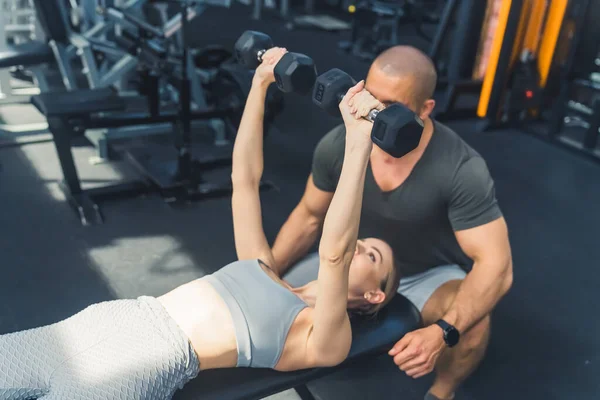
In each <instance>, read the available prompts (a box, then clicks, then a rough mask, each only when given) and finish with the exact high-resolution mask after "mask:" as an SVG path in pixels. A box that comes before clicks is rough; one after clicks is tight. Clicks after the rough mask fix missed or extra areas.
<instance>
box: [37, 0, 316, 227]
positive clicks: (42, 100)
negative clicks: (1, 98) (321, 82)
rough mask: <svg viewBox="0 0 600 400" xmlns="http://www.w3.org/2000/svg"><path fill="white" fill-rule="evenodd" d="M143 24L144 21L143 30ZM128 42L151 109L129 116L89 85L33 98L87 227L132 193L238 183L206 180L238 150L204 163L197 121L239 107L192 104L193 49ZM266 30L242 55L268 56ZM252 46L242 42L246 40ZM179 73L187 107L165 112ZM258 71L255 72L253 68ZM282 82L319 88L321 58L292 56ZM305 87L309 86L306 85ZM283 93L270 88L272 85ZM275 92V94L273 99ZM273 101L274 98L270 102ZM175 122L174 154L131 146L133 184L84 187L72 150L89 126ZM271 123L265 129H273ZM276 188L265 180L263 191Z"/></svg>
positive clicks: (202, 194) (186, 193)
mask: <svg viewBox="0 0 600 400" xmlns="http://www.w3.org/2000/svg"><path fill="white" fill-rule="evenodd" d="M186 6H187V3H186V2H185V1H182V2H181V13H182V14H183V13H184V12H185V10H186ZM183 21H184V22H183V30H182V32H183V41H184V44H186V42H187V39H186V30H185V25H186V23H187V22H186V20H185V19H183ZM142 25H143V24H140V27H141V26H142ZM129 39H130V40H131V41H130V42H127V43H123V45H127V46H135V47H136V52H137V53H138V54H139V56H140V63H141V65H143V66H144V70H145V73H144V76H145V77H146V78H145V79H146V86H147V87H148V91H149V93H148V96H147V101H148V107H147V109H148V112H146V113H143V114H137V115H132V114H131V113H126V112H125V110H126V101H125V98H124V97H123V96H119V95H118V94H117V93H116V92H115V91H114V89H112V88H96V89H84V90H77V91H63V92H53V93H43V94H40V95H37V96H34V97H32V103H33V104H34V105H35V106H36V108H37V109H38V110H39V111H40V112H41V113H42V114H44V115H45V116H46V118H47V119H48V124H49V128H50V132H51V133H52V135H53V138H54V144H55V147H56V151H57V154H58V158H59V161H60V165H61V168H62V172H63V177H64V180H63V181H62V182H61V183H60V188H61V189H62V191H63V193H64V194H65V196H66V198H67V199H68V201H69V203H70V204H71V205H72V206H73V208H74V209H75V211H76V212H77V215H78V216H79V219H80V221H81V223H82V224H83V225H94V224H100V223H102V222H103V216H102V213H101V210H100V207H99V206H98V205H97V203H96V201H97V200H99V199H102V198H112V197H119V196H126V195H137V194H140V193H147V192H150V191H152V192H158V193H159V194H160V195H161V196H162V197H163V198H164V199H165V201H167V202H168V203H170V204H178V205H180V204H186V203H189V202H192V201H196V200H202V199H206V198H208V197H215V196H221V195H229V194H230V193H231V182H230V180H229V179H228V180H226V181H224V182H219V183H214V182H209V181H207V180H206V179H205V176H204V174H205V172H206V171H209V170H212V169H215V168H221V167H226V166H230V165H231V155H230V154H226V155H222V156H219V155H216V156H215V155H212V156H211V157H210V158H208V159H205V160H200V159H194V158H193V157H192V149H193V148H192V137H191V123H192V121H193V120H201V121H202V120H210V119H212V118H226V117H227V116H228V115H231V114H232V113H240V112H241V111H240V107H244V104H240V105H239V107H238V108H233V107H225V108H216V107H211V108H207V109H202V110H193V109H192V107H191V95H190V81H189V79H188V78H187V77H188V74H187V71H186V69H187V63H186V62H185V60H187V55H186V54H185V53H186V49H187V46H184V47H183V49H184V53H183V54H182V55H180V56H179V57H177V56H174V57H170V56H169V53H168V50H167V49H168V48H169V46H164V47H157V46H156V45H155V44H154V45H149V41H148V40H147V39H145V38H144V37H143V36H141V37H137V38H129ZM267 39H268V37H267V36H266V35H261V36H257V35H246V34H245V35H242V37H241V38H240V41H238V43H237V44H236V54H238V55H239V54H242V53H243V54H247V55H248V56H242V57H240V58H242V59H244V60H247V59H255V60H258V61H259V62H260V61H261V58H260V57H261V56H262V54H263V52H264V50H266V49H267V48H268V47H270V46H272V44H270V39H268V40H267ZM244 43H245V44H246V45H245V46H243V45H242V44H244ZM173 73H175V74H176V76H177V80H178V82H177V86H178V88H179V93H180V98H181V101H180V106H179V108H178V109H177V110H164V109H161V106H160V102H159V100H158V97H159V94H158V88H159V84H158V80H160V79H161V77H164V76H166V75H169V76H171V74H173ZM247 73H248V74H251V71H247ZM275 73H276V77H277V86H278V87H279V88H280V89H281V90H282V91H285V92H288V91H298V92H306V91H308V90H309V89H310V87H312V84H313V83H314V79H315V78H316V69H315V67H314V63H312V61H311V60H310V59H308V57H306V56H300V55H297V54H294V53H288V54H287V55H286V56H285V57H283V58H282V59H281V61H280V62H279V63H278V64H277V66H276V67H275ZM302 88H304V89H302ZM271 89H273V90H277V89H276V88H274V87H271V88H270V90H271ZM267 97H269V96H267ZM267 106H268V101H267ZM162 123H168V124H170V125H171V127H172V130H173V138H174V144H175V146H174V147H175V157H172V156H169V155H167V156H165V151H164V150H165V149H164V148H160V149H158V148H157V147H156V146H152V145H151V144H148V145H147V146H141V147H133V148H130V149H127V150H125V151H124V158H125V159H126V160H127V161H129V162H130V163H131V164H132V165H133V166H134V167H135V168H136V169H137V170H138V172H139V173H140V175H141V176H142V179H141V180H139V181H134V182H125V183H119V184H116V185H109V186H104V187H101V188H95V189H91V190H83V188H82V186H81V182H80V180H79V176H78V173H77V167H76V165H75V161H74V158H73V154H72V152H71V141H72V139H73V138H74V137H76V136H77V135H81V134H83V133H84V132H85V130H87V129H93V128H110V127H122V126H132V125H143V124H162ZM267 129H268V127H265V130H267ZM269 187H272V185H270V184H269V183H266V182H265V183H262V184H261V188H263V189H266V188H269Z"/></svg>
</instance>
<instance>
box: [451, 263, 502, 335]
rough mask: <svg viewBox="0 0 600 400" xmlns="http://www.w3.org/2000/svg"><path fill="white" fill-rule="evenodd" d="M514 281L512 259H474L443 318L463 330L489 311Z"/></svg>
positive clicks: (466, 329)
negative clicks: (494, 261) (490, 262)
mask: <svg viewBox="0 0 600 400" xmlns="http://www.w3.org/2000/svg"><path fill="white" fill-rule="evenodd" d="M511 285H512V261H511V260H508V261H506V262H503V263H502V264H501V265H500V264H499V265H487V264H484V263H477V262H476V263H475V264H474V266H473V269H472V270H471V272H470V273H469V274H468V275H467V276H466V278H465V279H464V280H463V282H462V283H461V285H460V288H459V290H458V293H457V294H456V297H455V298H454V302H453V303H452V306H451V307H450V309H449V310H448V311H447V312H446V314H445V315H444V317H443V319H444V320H445V321H446V322H448V323H450V324H452V325H454V326H455V327H456V329H458V331H459V332H461V333H464V332H466V331H468V330H469V329H471V327H473V326H474V325H475V324H477V323H478V322H479V321H481V320H482V319H483V318H484V317H485V316H486V315H488V314H489V313H490V312H491V311H492V309H493V308H494V307H495V306H496V304H497V303H498V301H500V299H501V298H502V297H503V296H504V295H505V294H506V292H508V290H509V289H510V286H511Z"/></svg>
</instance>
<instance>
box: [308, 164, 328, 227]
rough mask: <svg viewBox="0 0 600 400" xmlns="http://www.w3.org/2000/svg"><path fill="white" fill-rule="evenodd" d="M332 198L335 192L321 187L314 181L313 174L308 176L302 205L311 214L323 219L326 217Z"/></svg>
mask: <svg viewBox="0 0 600 400" xmlns="http://www.w3.org/2000/svg"><path fill="white" fill-rule="evenodd" d="M332 199H333V192H327V191H324V190H321V189H319V188H318V187H317V186H316V185H315V183H314V177H313V174H311V175H310V176H309V177H308V182H307V183H306V189H305V190H304V196H303V197H302V205H303V206H304V207H305V208H306V211H308V213H309V214H310V215H312V216H314V217H317V218H320V219H321V220H322V219H324V218H325V214H327V209H328V208H329V204H331V200H332Z"/></svg>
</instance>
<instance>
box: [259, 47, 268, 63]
mask: <svg viewBox="0 0 600 400" xmlns="http://www.w3.org/2000/svg"><path fill="white" fill-rule="evenodd" d="M267 50H268V49H262V50H259V51H258V53H256V59H257V60H258V62H259V63H262V61H263V56H264V55H265V53H266V52H267Z"/></svg>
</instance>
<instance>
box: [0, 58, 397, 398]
mask: <svg viewBox="0 0 600 400" xmlns="http://www.w3.org/2000/svg"><path fill="white" fill-rule="evenodd" d="M284 53H285V51H284V50H282V49H277V48H275V49H271V50H269V51H268V52H266V53H265V55H264V61H263V63H262V65H261V66H260V67H259V68H258V69H257V71H256V73H255V77H254V80H253V84H252V89H251V91H250V94H249V96H248V100H247V104H246V108H245V111H244V115H243V118H242V121H241V125H240V129H239V132H238V134H237V138H236V141H235V147H234V151H233V172H232V181H233V187H234V192H233V198H232V208H233V222H234V230H235V244H236V249H237V255H238V258H239V261H236V262H233V263H231V264H229V265H227V266H225V267H223V268H221V269H220V270H219V271H217V272H216V273H214V274H212V275H209V276H204V277H202V278H201V279H198V280H195V281H192V282H190V283H187V284H185V285H182V286H180V287H178V288H176V289H174V290H173V291H171V292H169V293H167V294H165V295H164V296H161V297H158V298H154V297H140V298H138V299H136V300H133V299H132V300H115V301H108V302H103V303H99V304H95V305H92V306H89V307H88V308H86V309H85V310H83V311H81V312H79V313H78V314H76V315H74V316H72V317H70V318H68V319H66V320H64V321H61V322H58V323H56V324H53V325H49V326H45V327H41V328H37V329H32V330H27V331H22V332H16V333H10V334H6V335H2V336H0V399H30V398H35V397H38V398H42V399H45V400H51V399H61V400H62V399H69V400H76V399H113V400H114V399H127V400H132V399H153V400H156V399H170V398H171V397H172V396H173V394H174V393H175V391H176V390H177V389H178V388H180V387H182V386H183V385H184V384H185V383H187V382H188V381H189V380H191V379H192V378H194V377H195V376H196V375H197V374H198V373H199V372H200V371H201V370H206V369H211V368H228V367H256V368H274V369H276V370H280V371H290V370H298V369H305V368H310V367H319V366H333V365H336V364H339V363H341V362H342V361H343V360H344V359H345V358H346V356H347V354H348V352H349V350H350V344H351V341H352V335H351V328H350V318H349V310H350V312H352V311H354V312H357V313H361V314H372V313H374V312H376V311H377V310H378V309H380V308H381V307H382V306H383V305H385V304H386V303H387V302H388V301H389V300H390V299H391V298H392V296H393V295H394V293H395V291H396V290H395V288H396V286H395V285H396V284H397V282H398V281H399V279H398V276H397V275H396V272H395V268H394V267H393V265H394V263H393V255H392V251H391V249H390V248H389V247H388V246H387V245H386V244H385V243H383V242H381V241H379V240H376V239H365V240H360V241H357V232H358V224H359V219H360V209H361V204H362V192H363V184H364V179H365V171H366V166H367V162H368V160H369V154H370V152H371V147H372V142H371V139H370V136H369V133H370V130H371V123H369V122H366V121H365V120H361V119H358V118H355V117H354V116H353V114H352V113H351V111H350V107H349V105H348V101H349V100H350V99H351V98H352V96H353V95H354V94H355V93H357V92H359V91H360V90H361V89H362V83H359V84H358V85H357V86H355V87H354V88H352V89H351V90H350V91H349V92H348V93H347V94H346V96H345V97H344V100H343V101H342V102H341V105H340V109H341V111H342V115H343V117H344V122H345V124H346V128H347V134H346V150H345V157H344V165H343V168H342V173H341V177H340V180H339V184H338V187H337V190H336V192H335V195H334V197H333V201H332V203H331V206H330V207H329V211H328V212H327V216H326V218H325V223H324V228H323V236H322V239H321V242H320V247H319V254H320V268H319V275H318V280H317V281H314V282H311V283H309V284H308V285H306V286H303V287H298V288H292V287H290V286H289V285H288V284H287V283H286V282H284V281H283V280H282V279H281V277H280V276H278V275H277V273H275V272H274V271H276V269H275V268H274V262H273V256H272V254H271V249H270V248H269V245H268V243H267V240H266V238H265V234H264V232H263V228H262V223H261V210H260V199H259V181H260V179H261V175H262V172H263V153H262V152H263V150H262V147H263V122H262V121H263V112H264V103H265V96H266V92H267V87H268V86H269V84H271V83H272V82H273V81H274V78H273V67H274V65H275V64H276V62H277V61H278V60H279V59H280V58H281V56H282V55H283V54H284ZM231 384H232V385H235V382H231Z"/></svg>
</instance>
